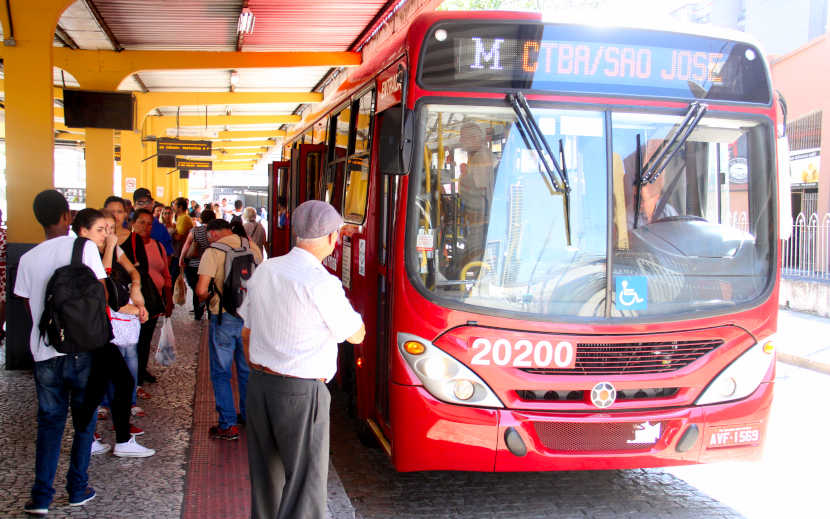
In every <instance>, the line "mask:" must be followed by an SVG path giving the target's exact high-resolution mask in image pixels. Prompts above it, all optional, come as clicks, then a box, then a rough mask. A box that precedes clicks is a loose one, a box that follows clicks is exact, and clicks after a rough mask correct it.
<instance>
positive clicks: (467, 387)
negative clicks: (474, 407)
mask: <svg viewBox="0 0 830 519" xmlns="http://www.w3.org/2000/svg"><path fill="white" fill-rule="evenodd" d="M452 391H453V394H455V396H456V398H458V399H459V400H469V399H470V398H472V397H473V395H474V394H475V392H476V388H475V386H474V385H473V383H472V382H470V381H469V380H456V381H455V385H454V387H453V389H452Z"/></svg>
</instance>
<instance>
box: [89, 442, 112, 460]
mask: <svg viewBox="0 0 830 519" xmlns="http://www.w3.org/2000/svg"><path fill="white" fill-rule="evenodd" d="M109 451H110V444H109V443H103V442H100V441H98V439H97V438H96V439H94V440H92V455H93V456H95V455H96V454H104V453H105V452H109Z"/></svg>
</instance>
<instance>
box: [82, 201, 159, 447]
mask: <svg viewBox="0 0 830 519" xmlns="http://www.w3.org/2000/svg"><path fill="white" fill-rule="evenodd" d="M113 227H114V224H113V222H112V220H108V219H107V218H106V217H105V216H104V214H103V213H101V211H98V210H96V209H83V210H81V211H79V212H78V214H77V215H76V216H75V219H74V221H73V222H72V230H73V231H75V234H77V235H78V236H79V237H81V238H87V239H89V240H91V241H92V242H93V243H95V245H96V246H97V247H98V250H99V251H100V252H101V256H102V262H103V264H104V268H105V270H106V272H107V276H108V277H107V292H108V295H109V296H111V297H109V298H108V301H107V303H108V306H109V307H113V306H115V307H116V312H115V313H112V312H110V309H109V308H108V313H109V314H110V319H112V318H113V316H114V315H115V316H120V317H124V318H127V317H129V314H132V315H135V316H137V318H138V319H139V320H140V319H146V317H147V312H146V310H145V309H144V306H143V299H142V297H141V294H140V293H139V290H138V288H139V283H140V281H139V279H140V278H139V276H138V273H137V272H136V271H135V269H133V268H132V265H131V264H130V262H129V261H126V258H123V251H121V250H120V248H119V247H118V246H117V238H116V236H115V231H114V228H113ZM119 256H121V257H122V258H119ZM119 260H120V261H119ZM116 262H118V263H117V265H120V268H123V269H124V271H125V274H126V277H128V278H130V280H129V281H128V280H126V279H123V278H122V279H123V281H124V282H125V283H127V285H130V284H131V285H133V286H135V287H136V289H135V290H134V295H135V297H136V299H138V303H139V304H138V305H136V304H133V303H132V300H131V299H130V295H129V288H126V287H125V288H126V289H125V290H124V292H125V293H124V294H123V295H122V297H119V296H118V294H117V292H118V290H117V286H118V285H117V284H115V282H114V281H113V280H112V279H111V278H110V276H111V273H112V270H113V267H114V266H116ZM116 268H119V267H116ZM122 303H123V304H122ZM119 311H120V312H122V313H118V312H119ZM110 383H112V384H113V386H114V392H113V397H112V401H111V402H110V408H111V410H112V421H113V425H114V426H115V441H116V445H115V451H114V454H115V455H116V456H121V457H137V458H144V457H147V456H152V455H153V454H155V452H156V451H154V450H153V449H147V448H146V447H143V446H141V445H139V444H138V443H137V442H136V441H135V438H134V437H133V436H132V435H131V433H130V407H131V406H132V396H133V384H134V381H133V376H132V374H131V373H130V370H129V368H128V367H127V363H126V362H125V359H124V357H123V356H122V355H121V351H120V350H119V349H118V347H117V346H116V345H115V344H113V343H109V344H107V345H106V346H103V347H101V348H98V349H97V350H94V351H93V357H92V372H91V374H90V378H89V382H88V386H87V393H86V399H87V400H86V406H85V409H84V414H86V413H87V412H88V413H89V414H90V418H91V415H92V413H93V412H94V409H95V408H96V407H98V404H99V403H100V402H101V399H102V398H103V396H104V392H105V391H106V389H107V387H108V385H109V384H110Z"/></svg>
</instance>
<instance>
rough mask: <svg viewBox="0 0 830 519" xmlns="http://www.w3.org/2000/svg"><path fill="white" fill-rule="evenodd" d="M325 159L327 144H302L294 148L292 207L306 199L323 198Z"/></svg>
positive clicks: (292, 160) (292, 161)
mask: <svg viewBox="0 0 830 519" xmlns="http://www.w3.org/2000/svg"><path fill="white" fill-rule="evenodd" d="M325 160H326V145H325V144H300V145H298V146H296V147H295V148H294V149H293V150H292V154H291V178H292V179H294V180H295V183H294V185H293V187H294V189H293V193H292V194H293V195H294V197H293V200H292V204H291V209H294V208H295V207H297V206H298V205H300V204H302V203H303V202H305V201H306V200H321V199H322V195H321V194H320V192H321V189H322V177H323V165H324V163H325Z"/></svg>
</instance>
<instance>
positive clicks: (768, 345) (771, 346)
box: [764, 341, 775, 353]
mask: <svg viewBox="0 0 830 519" xmlns="http://www.w3.org/2000/svg"><path fill="white" fill-rule="evenodd" d="M774 351H775V344H773V342H772V341H767V342H766V343H765V344H764V353H772V352H774Z"/></svg>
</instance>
